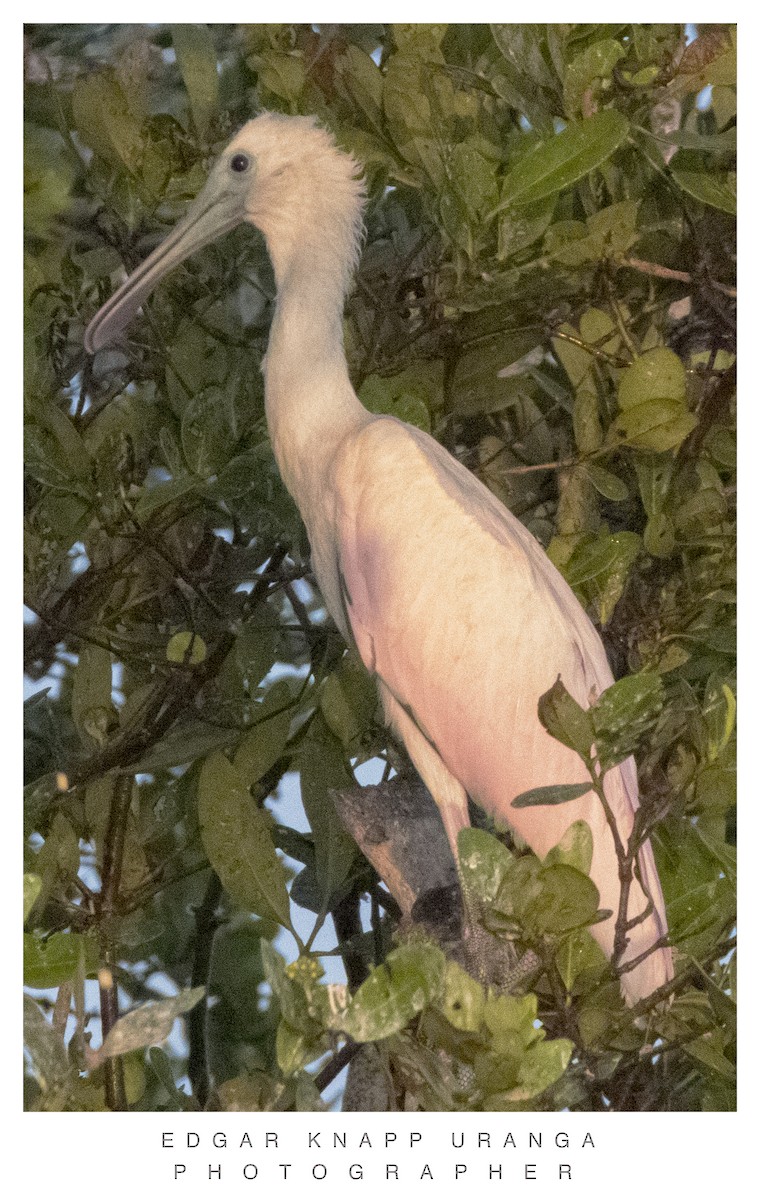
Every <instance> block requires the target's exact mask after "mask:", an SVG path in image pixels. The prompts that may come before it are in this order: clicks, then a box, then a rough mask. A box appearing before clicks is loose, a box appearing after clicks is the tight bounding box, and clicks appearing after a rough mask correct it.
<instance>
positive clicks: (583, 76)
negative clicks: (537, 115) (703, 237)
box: [564, 38, 625, 117]
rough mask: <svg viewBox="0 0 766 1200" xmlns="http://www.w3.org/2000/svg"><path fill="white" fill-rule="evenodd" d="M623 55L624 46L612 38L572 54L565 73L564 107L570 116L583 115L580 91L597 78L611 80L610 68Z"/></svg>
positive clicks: (587, 87)
mask: <svg viewBox="0 0 766 1200" xmlns="http://www.w3.org/2000/svg"><path fill="white" fill-rule="evenodd" d="M624 57H625V49H624V47H623V46H621V45H620V43H619V42H616V41H615V40H614V38H604V39H602V40H601V41H599V42H594V43H593V44H592V45H590V46H588V47H587V49H585V50H583V51H581V52H580V54H576V55H575V56H574V58H573V59H572V61H571V63H569V65H568V66H567V69H566V74H565V75H564V107H565V109H566V111H567V113H568V114H569V115H570V116H573V117H579V116H582V109H583V103H582V102H583V93H584V92H585V91H586V90H587V89H589V88H590V87H591V85H592V84H594V83H596V81H599V82H601V81H602V80H603V81H605V82H606V81H609V82H610V83H611V76H612V71H613V70H614V68H615V66H616V65H617V63H618V62H619V61H620V59H621V58H624Z"/></svg>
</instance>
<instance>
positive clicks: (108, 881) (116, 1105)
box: [97, 775, 133, 1112]
mask: <svg viewBox="0 0 766 1200" xmlns="http://www.w3.org/2000/svg"><path fill="white" fill-rule="evenodd" d="M132 795H133V777H132V776H130V775H124V776H117V778H116V779H115V781H114V791H113V793H112V803H111V805H110V807H109V821H108V823H107V827H106V836H105V838H104V858H103V865H102V870H101V892H100V894H99V896H98V908H97V912H98V920H99V939H100V951H101V966H100V968H99V972H98V986H99V995H100V1001H101V1033H102V1039H103V1040H104V1041H106V1038H107V1036H108V1034H109V1031H110V1030H111V1029H112V1028H113V1027H114V1025H115V1024H116V1023H117V1019H118V1017H119V1008H118V1004H117V983H116V981H115V977H114V976H115V969H116V965H117V964H116V958H115V949H114V930H113V927H112V925H113V918H114V914H115V910H116V908H117V897H118V894H119V890H120V876H121V874H122V856H123V851H124V849H125V830H126V826H127V821H128V812H129V810H130V800H131V796H132ZM104 1090H105V1093H106V1103H107V1107H108V1108H110V1109H112V1111H113V1112H114V1111H117V1112H124V1111H126V1110H127V1107H128V1101H127V1096H126V1094H125V1076H124V1073H123V1069H122V1059H121V1058H119V1056H118V1057H114V1058H108V1059H106V1061H105V1063H104Z"/></svg>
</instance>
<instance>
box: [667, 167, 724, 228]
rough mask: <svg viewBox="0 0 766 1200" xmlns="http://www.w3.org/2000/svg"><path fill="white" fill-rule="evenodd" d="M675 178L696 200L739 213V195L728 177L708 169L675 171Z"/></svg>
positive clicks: (712, 206) (722, 209)
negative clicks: (718, 176)
mask: <svg viewBox="0 0 766 1200" xmlns="http://www.w3.org/2000/svg"><path fill="white" fill-rule="evenodd" d="M673 178H674V179H675V181H676V183H677V184H678V186H679V187H680V188H683V190H684V191H685V192H687V193H688V195H690V196H694V199H695V200H701V201H702V203H703V204H708V205H709V206H710V207H711V208H719V209H721V211H722V212H726V213H731V215H732V216H734V217H735V216H736V215H737V197H736V193H735V192H734V191H733V190H732V188H731V186H730V184H729V180H728V178H727V177H723V176H722V177H720V178H716V177H715V176H713V175H711V174H710V173H709V172H708V171H673Z"/></svg>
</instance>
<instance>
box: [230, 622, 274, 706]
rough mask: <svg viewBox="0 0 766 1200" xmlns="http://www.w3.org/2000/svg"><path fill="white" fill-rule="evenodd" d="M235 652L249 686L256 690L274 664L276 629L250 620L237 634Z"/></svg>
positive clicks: (250, 688)
mask: <svg viewBox="0 0 766 1200" xmlns="http://www.w3.org/2000/svg"><path fill="white" fill-rule="evenodd" d="M234 654H235V656H236V659H237V665H238V666H239V669H240V671H241V672H242V676H243V678H244V680H245V683H246V685H247V687H248V688H249V690H250V691H251V692H253V691H255V689H256V688H257V686H258V684H259V683H260V682H261V680H262V679H263V677H264V676H265V675H266V674H268V672H269V671H270V670H271V668H272V667H273V665H274V657H275V654H276V630H275V629H274V628H273V627H272V626H270V625H263V624H260V623H258V622H257V621H255V620H253V621H250V622H248V624H247V625H245V626H244V628H243V629H241V630H240V631H239V633H238V634H237V640H236V642H235V643H234Z"/></svg>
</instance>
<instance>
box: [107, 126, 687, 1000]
mask: <svg viewBox="0 0 766 1200" xmlns="http://www.w3.org/2000/svg"><path fill="white" fill-rule="evenodd" d="M363 205H364V188H363V184H362V182H361V180H360V170H359V167H358V165H357V163H355V162H354V161H353V159H352V158H351V157H349V156H348V155H347V154H345V153H343V152H342V151H340V150H339V149H338V147H337V146H336V145H335V143H334V141H333V139H332V137H331V136H330V134H329V133H327V132H326V131H325V130H324V129H322V128H321V127H319V126H318V125H317V124H316V122H315V120H314V119H313V118H311V117H286V116H281V115H276V114H271V113H263V114H262V115H261V116H259V117H256V118H255V119H254V120H252V121H250V122H248V124H246V125H245V126H244V127H243V128H242V129H241V130H240V132H239V133H238V134H237V135H236V136H235V137H234V138H233V139H232V141H231V142H230V144H229V146H228V147H227V149H226V150H225V151H224V153H223V154H222V155H221V157H220V158H219V160H218V161H217V163H216V164H215V166H214V167H213V169H212V172H211V175H210V178H209V180H208V182H207V183H206V185H205V186H204V188H203V189H202V192H201V193H200V195H199V196H198V197H197V199H196V200H195V201H194V202H193V203H192V204H191V206H190V208H189V212H188V215H187V216H186V217H185V219H183V220H182V221H181V222H180V223H179V224H178V225H177V226H176V228H175V229H174V231H173V232H172V233H171V234H170V235H169V236H168V237H167V238H166V240H165V241H164V242H163V243H162V244H161V245H160V246H159V247H158V248H157V249H156V250H155V251H154V252H153V253H152V254H151V255H150V256H149V257H148V258H147V259H146V261H145V262H144V263H143V264H142V265H141V266H140V267H138V269H137V270H136V271H134V272H133V274H132V275H131V276H130V278H129V279H128V280H127V281H126V282H125V283H123V284H122V286H121V287H120V288H119V290H118V291H117V292H116V293H115V294H114V295H113V296H112V298H111V299H110V300H109V301H108V302H107V303H106V304H105V305H104V306H103V308H102V309H101V310H100V312H98V313H97V314H96V316H95V317H94V318H93V320H92V321H91V323H90V325H89V326H88V329H87V331H86V334H85V346H86V349H87V350H88V351H89V352H90V353H95V351H97V350H98V349H100V348H101V347H102V346H104V345H105V344H106V343H107V342H109V341H110V340H111V339H112V338H113V337H114V335H115V334H117V333H118V331H119V330H121V329H122V327H123V326H124V325H125V324H126V323H127V322H128V320H129V319H130V317H131V316H132V315H133V313H134V312H135V310H136V309H137V308H138V307H139V306H140V305H141V304H142V303H143V301H144V300H145V299H146V297H147V296H148V294H149V293H150V291H151V290H152V288H153V287H154V286H155V284H156V283H157V282H158V280H159V279H160V278H161V277H162V276H163V275H164V274H165V273H166V272H167V271H169V270H170V269H171V268H173V267H174V266H176V265H177V264H178V263H180V262H181V261H182V260H183V259H185V258H187V257H188V256H189V255H190V254H193V253H194V252H195V251H196V250H198V249H200V248H201V247H202V246H204V245H206V244H207V243H209V242H211V241H213V240H214V239H215V238H217V237H219V236H220V235H221V234H223V233H226V232H227V231H228V230H230V229H233V228H234V226H235V225H238V224H239V223H240V222H242V221H248V222H250V223H251V224H252V225H254V226H256V228H257V229H259V230H260V231H261V232H262V233H263V235H264V237H265V239H266V245H267V248H268V251H269V254H270V256H271V261H272V264H273V268H274V276H275V280H276V285H277V302H276V311H275V314H274V319H273V324H272V328H271V334H270V338H269V345H268V352H267V354H266V356H265V358H264V362H263V372H264V376H265V383H266V393H265V394H266V416H267V421H268V427H269V433H270V436H271V440H272V443H273V447H274V453H275V456H276V459H277V462H278V464H279V469H280V471H281V473H282V478H283V479H284V481H285V484H286V485H287V487H288V488H289V490H290V492H291V493H292V495H293V497H294V498H295V501H296V503H297V504H298V507H299V509H300V511H301V514H302V516H303V519H304V521H305V523H306V528H307V531H308V535H309V540H310V542H311V550H312V560H313V566H314V570H315V572H316V577H317V580H318V582H319V585H320V587H321V590H322V593H323V596H324V599H325V601H326V604H327V607H328V609H329V611H330V613H331V614H332V616H333V618H334V620H335V622H336V623H337V625H338V627H339V629H340V630H341V631H342V633H343V635H344V636H345V638H346V640H347V641H348V643H349V645H353V646H356V648H357V650H358V652H359V654H360V656H361V658H362V660H363V662H364V663H365V666H366V667H367V669H368V670H369V671H370V672H371V674H372V675H373V676H374V677H375V679H376V681H377V686H378V688H379V691H380V696H381V699H382V702H383V707H384V711H385V715H386V718H387V720H388V722H389V723H390V724H391V725H392V726H393V728H394V730H395V731H396V732H397V734H398V735H399V737H400V738H401V740H402V741H403V742H404V745H405V746H406V748H407V751H408V753H409V755H410V757H411V759H412V762H413V763H414V765H415V767H416V768H417V770H418V771H419V773H420V775H421V777H422V778H423V781H424V782H425V784H426V786H427V787H428V789H429V790H430V792H431V794H432V795H433V798H434V800H435V801H436V803H437V805H438V807H439V810H440V812H441V815H442V819H443V821H444V826H445V829H446V832H447V836H448V837H449V840H450V843H451V846H452V850H453V853H455V854H456V850H457V835H458V832H459V830H461V829H463V828H465V827H466V826H467V825H468V823H469V821H468V808H467V796H471V797H472V798H473V800H474V801H475V802H476V803H477V804H479V805H480V806H481V807H482V808H484V809H485V810H486V811H487V812H488V813H490V814H491V816H492V817H493V818H494V819H495V820H497V821H499V822H502V823H505V824H507V825H509V826H510V827H511V828H512V829H513V831H514V832H515V834H516V835H518V836H519V837H520V838H521V839H523V841H524V842H525V843H527V844H528V845H529V846H531V848H532V849H533V850H534V851H535V853H536V854H538V855H540V856H543V855H545V854H546V853H547V852H548V850H550V848H551V847H552V846H554V845H555V844H556V843H557V842H558V841H559V840H560V839H561V837H562V835H563V834H564V832H565V831H566V829H567V828H568V827H569V825H570V824H571V823H572V822H573V821H575V820H578V819H582V820H585V821H587V823H588V825H589V826H590V828H591V832H592V835H593V859H592V864H591V868H590V874H591V877H592V879H593V881H594V883H595V884H596V886H597V887H598V890H599V893H600V902H601V906H602V908H607V909H611V910H612V914H613V915H612V917H611V919H610V920H606V921H603V922H601V923H599V924H596V925H594V926H593V934H594V936H595V937H596V939H597V941H598V942H599V943H600V945H601V947H602V948H603V950H604V951H605V953H606V954H607V955H610V954H611V953H612V951H613V947H614V926H615V916H614V914H616V912H617V908H618V902H619V892H620V886H619V880H618V865H617V855H616V852H615V847H614V839H613V835H612V833H611V832H610V830H609V828H608V825H607V822H606V819H605V816H604V812H603V808H602V806H601V804H600V802H599V800H598V798H597V796H596V795H595V794H594V793H593V792H592V791H591V792H588V793H587V794H585V795H584V796H582V797H581V798H579V799H576V800H572V801H571V802H569V803H566V804H561V805H557V806H545V807H530V808H522V809H513V808H511V801H512V800H513V799H514V797H516V796H517V795H518V794H519V793H521V792H524V791H527V790H529V789H531V788H536V787H541V786H544V785H551V784H562V783H581V782H586V781H587V780H588V776H587V773H586V771H585V770H584V767H583V765H582V763H581V762H580V760H579V758H578V757H577V755H576V754H575V753H574V751H572V750H569V749H568V748H567V747H566V746H563V745H561V744H559V743H558V742H557V741H555V740H554V739H553V738H552V737H551V736H550V735H549V734H548V733H547V732H546V730H545V729H544V728H543V726H542V725H541V724H540V721H539V718H538V712H537V704H538V699H539V697H540V696H541V695H542V693H543V692H545V691H547V689H548V688H550V687H551V685H552V684H553V683H554V682H555V680H556V679H557V677H558V676H560V677H561V678H562V680H563V682H564V684H565V686H566V687H567V688H568V690H569V691H570V692H571V693H572V695H573V696H574V697H575V698H576V699H577V701H578V702H579V703H580V704H581V705H583V706H587V705H588V704H589V703H591V702H592V701H593V699H594V698H595V697H597V696H598V695H599V694H600V693H601V692H602V691H603V690H604V689H605V688H607V687H609V685H610V684H612V683H613V677H612V674H611V671H610V669H609V665H608V663H607V659H606V655H605V653H604V648H603V646H602V643H601V640H600V638H599V636H598V634H597V633H596V630H595V629H594V627H593V625H592V624H591V622H590V620H589V619H588V617H587V615H586V614H585V612H584V611H583V609H582V607H581V606H580V604H579V602H578V601H577V599H576V598H575V596H574V595H573V593H572V592H571V591H570V589H569V587H568V585H567V584H566V582H565V581H564V579H563V578H562V576H561V575H560V574H559V572H558V571H557V570H556V569H555V568H554V566H553V565H552V563H551V562H550V561H549V559H548V558H547V556H546V555H545V553H544V551H543V550H542V548H541V547H540V545H539V544H538V543H537V541H536V540H535V538H534V537H533V536H532V535H531V534H530V533H529V532H528V530H527V529H525V527H524V526H523V525H522V524H521V523H520V522H519V521H518V520H517V519H516V518H515V517H514V516H513V515H512V514H511V513H510V512H508V511H507V509H506V508H505V507H504V506H503V505H502V504H501V503H500V502H499V500H497V499H496V498H495V496H493V495H492V494H491V492H489V491H488V490H487V488H485V487H484V486H483V485H482V484H481V483H480V482H479V481H478V480H477V479H476V478H474V476H473V475H472V474H471V473H470V472H469V471H468V470H467V469H466V468H465V467H463V466H462V465H461V464H460V463H459V462H457V461H456V460H455V459H454V458H452V457H451V455H450V454H448V453H447V451H446V450H444V449H443V448H442V447H441V446H440V445H439V444H438V443H437V442H436V441H434V440H433V439H432V438H431V437H429V436H428V435H427V434H425V433H423V432H421V431H420V430H418V429H415V428H412V427H411V426H409V425H406V424H404V423H403V422H401V421H399V420H396V419H395V418H393V417H390V416H374V415H372V414H371V413H369V412H368V411H367V410H366V409H365V408H364V407H363V405H362V404H361V403H360V402H359V400H358V399H357V397H356V395H355V393H354V390H353V388H352V386H351V383H350V381H349V377H348V371H347V366H346V359H345V354H344V350H343V339H342V325H341V321H342V313H343V303H344V299H345V296H346V294H347V292H348V289H349V285H350V281H351V278H352V272H353V270H354V268H355V265H356V261H357V258H358V253H359V242H360V234H361V229H362V210H363ZM606 785H607V797H608V800H609V804H610V807H611V809H612V812H613V813H614V816H615V818H616V823H617V827H618V829H619V833H620V836H621V838H622V841H623V845H624V844H625V843H626V842H627V838H628V836H629V834H630V831H631V829H632V827H633V820H634V813H635V811H636V809H637V806H638V786H637V777H636V768H635V764H634V762H633V760H632V759H630V760H628V761H626V762H624V763H622V764H621V765H620V766H619V767H616V768H613V769H612V770H611V771H609V772H608V773H607V776H606ZM638 873H639V875H640V881H639V880H638V879H634V881H633V882H632V885H631V891H630V898H629V900H630V903H629V909H628V916H629V917H630V918H633V917H638V916H639V915H640V914H641V913H643V912H644V911H645V909H646V908H647V895H648V896H649V897H651V900H652V902H653V908H652V910H651V912H650V913H649V915H647V916H646V917H645V919H644V920H642V921H640V922H637V923H636V925H635V926H634V927H633V928H631V929H630V933H629V936H630V942H629V946H628V948H627V951H626V956H624V957H623V961H628V960H630V959H633V958H635V957H638V956H639V955H641V954H643V953H645V952H647V951H649V950H650V949H651V947H652V946H653V945H654V944H655V942H657V940H658V939H659V938H661V937H662V936H663V935H664V934H665V932H666V923H665V911H664V903H663V897H662V890H661V887H660V882H659V878H658V875H657V870H656V867H655V863H654V857H653V854H652V849H651V846H650V844H649V843H648V842H644V843H643V845H642V847H641V850H640V854H639V856H638ZM672 974H673V968H672V961H671V956H670V951H669V950H668V949H667V948H658V949H657V950H655V951H654V952H653V953H650V954H647V957H646V958H644V959H643V961H642V962H641V963H640V964H639V965H638V966H636V967H635V968H633V969H632V970H631V971H629V972H627V973H625V974H624V975H623V976H622V988H623V992H624V994H625V996H626V998H627V999H628V1001H629V1002H631V1003H632V1002H635V1001H636V1000H637V999H639V998H641V997H643V996H646V995H648V994H649V993H650V992H652V991H653V990H654V989H655V988H656V987H658V986H659V985H661V984H663V983H665V982H666V981H667V980H669V979H670V978H671V977H672Z"/></svg>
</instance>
